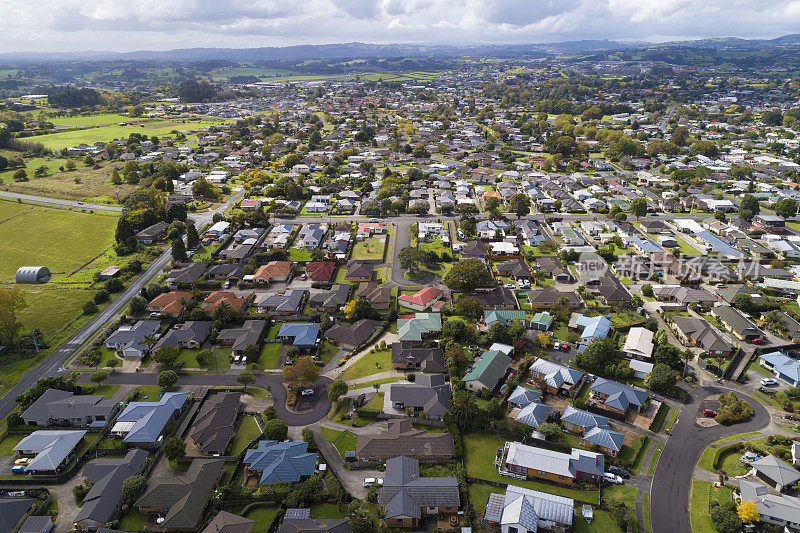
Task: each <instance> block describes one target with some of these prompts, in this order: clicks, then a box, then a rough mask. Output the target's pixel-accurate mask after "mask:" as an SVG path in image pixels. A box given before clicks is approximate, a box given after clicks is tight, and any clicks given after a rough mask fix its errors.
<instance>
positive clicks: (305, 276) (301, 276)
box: [300, 274, 308, 281]
mask: <svg viewBox="0 0 800 533" xmlns="http://www.w3.org/2000/svg"><path fill="white" fill-rule="evenodd" d="M300 279H301V280H303V281H305V280H307V279H308V276H307V275H305V274H301V275H300Z"/></svg>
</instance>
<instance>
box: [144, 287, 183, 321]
mask: <svg viewBox="0 0 800 533" xmlns="http://www.w3.org/2000/svg"><path fill="white" fill-rule="evenodd" d="M192 298H193V295H192V293H191V292H186V291H173V292H162V293H161V294H159V295H158V296H156V297H155V298H153V299H152V300H150V303H149V304H147V310H148V311H149V312H151V313H160V314H162V315H164V316H171V317H173V318H180V316H181V315H182V314H183V310H184V309H185V308H186V302H188V301H189V300H191V299H192Z"/></svg>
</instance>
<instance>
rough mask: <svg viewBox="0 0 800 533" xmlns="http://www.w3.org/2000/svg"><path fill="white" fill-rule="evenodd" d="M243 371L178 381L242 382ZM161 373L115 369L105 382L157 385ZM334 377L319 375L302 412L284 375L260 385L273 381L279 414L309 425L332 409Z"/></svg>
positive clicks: (262, 378) (85, 377) (260, 379)
mask: <svg viewBox="0 0 800 533" xmlns="http://www.w3.org/2000/svg"><path fill="white" fill-rule="evenodd" d="M89 374H90V373H89V372H84V373H82V374H81V377H80V379H79V382H80V383H89ZM238 375H239V372H228V373H225V374H212V373H205V372H186V373H182V374H180V375H179V377H178V385H181V386H187V387H231V386H234V387H235V386H241V384H240V383H238V382H237V381H236V377H237V376H238ZM156 379H158V374H156V373H155V372H124V373H123V372H114V373H111V374H109V375H108V379H106V381H105V382H104V383H107V384H109V385H155V384H156ZM331 383H332V380H330V379H328V378H325V377H322V378H319V380H318V381H317V383H316V384H315V386H314V389H315V390H316V394H315V395H314V396H313V397H311V398H305V399H303V403H302V404H301V405H300V407H299V408H300V409H302V412H294V411H289V410H287V409H286V389H285V388H284V386H283V376H282V375H281V374H278V373H273V374H258V375H256V383H255V385H256V386H257V387H261V388H265V387H266V386H267V385H269V387H270V390H271V391H272V396H273V399H274V401H275V409H277V411H278V418H280V419H281V420H283V421H285V422H286V423H287V424H288V425H290V426H307V425H309V424H313V423H314V422H317V421H319V420H322V419H323V418H325V417H326V416H327V415H328V412H329V411H330V410H331V401H330V400H329V399H328V385H330V384H331Z"/></svg>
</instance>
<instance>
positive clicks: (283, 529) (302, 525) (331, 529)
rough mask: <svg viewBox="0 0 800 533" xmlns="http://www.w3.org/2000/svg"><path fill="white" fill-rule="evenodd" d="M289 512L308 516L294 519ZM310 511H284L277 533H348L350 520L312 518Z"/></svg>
mask: <svg viewBox="0 0 800 533" xmlns="http://www.w3.org/2000/svg"><path fill="white" fill-rule="evenodd" d="M291 511H309V512H308V513H307V514H308V516H303V517H302V518H299V517H297V518H296V517H295V516H293V514H294V513H292V512H291ZM310 511H311V509H286V513H285V514H284V516H283V522H281V526H280V528H279V529H278V533H350V519H348V518H312V517H311V512H310ZM208 533H211V532H208ZM221 533H225V532H221Z"/></svg>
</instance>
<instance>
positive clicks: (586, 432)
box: [561, 405, 625, 457]
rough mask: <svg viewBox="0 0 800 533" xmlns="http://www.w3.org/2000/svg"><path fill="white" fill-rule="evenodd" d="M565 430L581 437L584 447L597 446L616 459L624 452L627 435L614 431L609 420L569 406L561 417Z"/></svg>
mask: <svg viewBox="0 0 800 533" xmlns="http://www.w3.org/2000/svg"><path fill="white" fill-rule="evenodd" d="M561 422H562V424H563V425H564V429H565V430H567V431H569V432H571V433H575V434H577V435H580V436H581V444H582V445H583V446H596V447H597V448H599V449H600V450H601V451H602V452H603V453H606V454H608V455H610V456H611V457H616V456H617V454H618V453H619V452H620V451H621V450H622V443H623V441H624V440H625V435H624V434H623V433H620V432H619V431H614V430H613V429H611V427H610V426H609V424H608V419H607V418H606V417H604V416H600V415H597V414H594V413H590V412H588V411H583V410H581V409H576V408H574V407H572V406H571V405H568V406H567V408H566V409H564V413H563V414H562V415H561Z"/></svg>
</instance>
